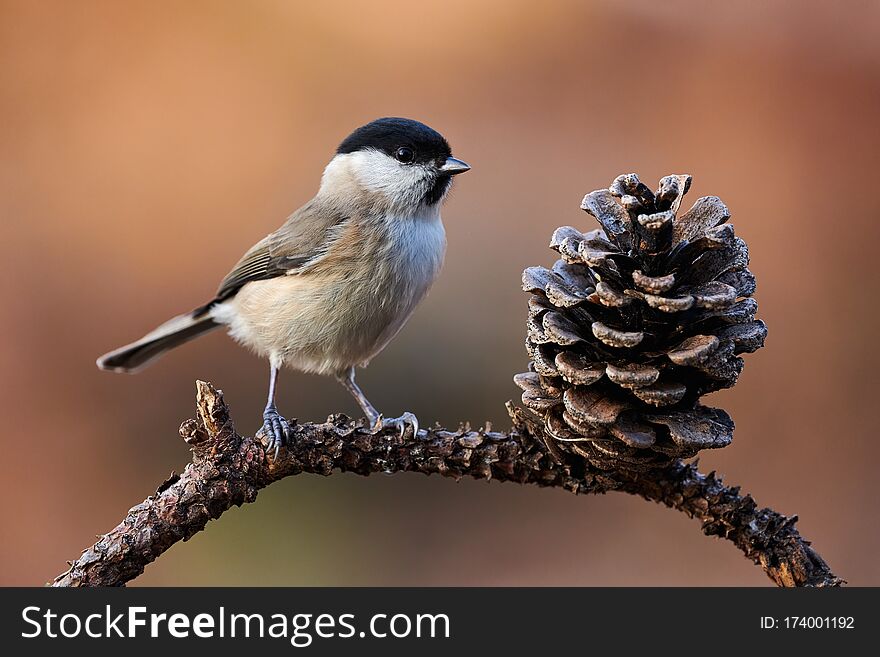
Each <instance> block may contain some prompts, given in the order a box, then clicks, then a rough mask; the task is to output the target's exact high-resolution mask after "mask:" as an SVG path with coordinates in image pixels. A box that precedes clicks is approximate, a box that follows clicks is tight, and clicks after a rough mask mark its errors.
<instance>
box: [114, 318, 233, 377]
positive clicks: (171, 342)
mask: <svg viewBox="0 0 880 657" xmlns="http://www.w3.org/2000/svg"><path fill="white" fill-rule="evenodd" d="M206 310H207V307H202V308H197V309H196V310H194V311H193V312H191V313H185V314H183V315H178V316H177V317H172V318H171V319H169V320H168V321H167V322H165V323H164V324H162V325H161V326H160V327H158V328H157V329H155V330H153V331H151V332H149V333H147V334H146V335H145V336H144V337H142V338H141V339H140V340H138V341H137V342H132V343H131V344H127V345H125V346H124V347H120V348H119V349H116V350H114V351H111V352H110V353H107V354H104V355H103V356H101V357H100V358H99V359H98V360H97V365H98V367H100V368H101V369H102V370H110V371H112V372H127V373H129V374H133V373H134V372H137V371H138V370H140V369H142V368H144V367H146V366H147V365H149V364H150V363H151V362H152V361H154V360H155V359H157V358H159V356H161V355H162V354H164V353H165V352H166V351H169V350H170V349H174V347H177V346H179V345H182V344H183V343H184V342H189V341H190V340H192V339H194V338H197V337H198V336H200V335H202V334H204V333H208V332H209V331H213V330H214V329H215V328H217V327H218V326H220V325H219V324H218V323H217V322H215V321H214V320H213V319H211V317H210V316H208V315H207V314H206V312H205V311H206Z"/></svg>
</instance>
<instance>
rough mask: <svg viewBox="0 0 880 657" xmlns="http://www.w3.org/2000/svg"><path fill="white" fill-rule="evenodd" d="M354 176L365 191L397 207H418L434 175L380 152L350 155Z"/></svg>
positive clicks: (417, 165)
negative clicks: (386, 199)
mask: <svg viewBox="0 0 880 657" xmlns="http://www.w3.org/2000/svg"><path fill="white" fill-rule="evenodd" d="M337 157H346V158H349V165H350V167H351V169H350V170H351V172H352V173H353V174H354V176H355V178H357V180H358V182H359V183H360V184H361V185H363V186H364V188H365V189H367V190H369V191H371V192H376V193H380V194H383V195H384V196H385V197H386V198H388V200H389V201H391V202H392V203H394V204H395V205H417V204H418V203H420V202H421V200H422V198H423V197H424V195H425V194H426V193H427V191H428V189H429V186H430V180H431V175H430V174H429V173H428V171H426V170H425V168H424V167H423V166H421V165H419V164H402V163H400V162H398V161H397V160H395V159H394V158H393V157H391V156H390V155H386V154H385V153H383V152H381V151H377V150H366V151H357V152H356V153H348V154H347V155H345V156H338V155H337Z"/></svg>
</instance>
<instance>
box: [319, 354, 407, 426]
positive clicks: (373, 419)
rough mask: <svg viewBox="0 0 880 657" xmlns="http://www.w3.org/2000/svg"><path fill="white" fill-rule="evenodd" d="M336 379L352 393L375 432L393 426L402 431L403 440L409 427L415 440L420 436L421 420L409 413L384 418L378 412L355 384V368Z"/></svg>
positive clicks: (340, 374) (338, 375) (342, 373)
mask: <svg viewBox="0 0 880 657" xmlns="http://www.w3.org/2000/svg"><path fill="white" fill-rule="evenodd" d="M336 379H337V380H338V381H339V383H341V384H342V386H343V387H344V388H345V389H346V390H348V391H349V392H350V393H351V396H352V397H354V399H355V401H356V402H357V403H358V405H359V406H360V407H361V410H363V412H364V414H365V415H366V416H367V421H368V422H369V423H370V425H371V426H372V428H373V431H379V430H380V429H384V428H386V427H391V426H393V427H397V428H398V429H399V430H400V437H401V438H403V436H404V434H406V429H407V427H411V428H412V431H413V437H414V438H415V437H417V436H418V435H419V419H418V418H417V417H416V416H415V415H413V414H412V413H410V412H408V411H407V412H406V413H404V414H403V415H401V416H400V417H395V418H383V417H382V414H381V413H380V412H379V411H377V410H376V407H375V406H373V405H372V404H371V403H370V400H369V399H367V396H366V395H365V394H364V392H363V390H361V389H360V387H359V386H358V384H357V383H355V381H354V367H350V368H348V369H347V370H345V371H344V372H340V373H339V374H337V375H336Z"/></svg>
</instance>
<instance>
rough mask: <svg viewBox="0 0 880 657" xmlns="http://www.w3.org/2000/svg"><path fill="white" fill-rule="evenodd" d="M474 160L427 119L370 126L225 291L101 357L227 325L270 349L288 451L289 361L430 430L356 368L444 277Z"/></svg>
mask: <svg viewBox="0 0 880 657" xmlns="http://www.w3.org/2000/svg"><path fill="white" fill-rule="evenodd" d="M469 168H470V167H469V166H468V165H467V164H465V163H464V162H462V161H461V160H458V159H456V158H454V157H452V151H451V150H450V148H449V144H448V143H447V141H446V139H444V138H443V136H442V135H440V134H439V133H438V132H436V131H435V130H432V129H431V128H429V127H428V126H426V125H424V124H423V123H419V122H418V121H413V120H410V119H402V118H383V119H378V120H376V121H373V122H372V123H368V124H367V125H365V126H363V127H361V128H358V129H357V130H355V131H354V132H353V133H351V134H350V135H349V136H348V137H347V138H346V139H345V140H344V141H343V142H342V143H341V144H340V145H339V148H338V149H337V150H336V154H335V156H334V157H333V159H332V160H330V163H329V164H328V165H327V167H326V168H325V169H324V174H323V176H322V178H321V186H320V189H319V190H318V193H317V194H316V195H315V197H314V198H313V199H312V200H310V201H309V202H308V203H306V204H305V205H304V206H302V207H301V208H300V209H299V210H297V211H296V212H294V213H293V214H292V215H290V217H289V218H288V219H287V221H286V222H285V223H284V225H283V226H281V228H279V229H278V230H276V231H275V232H274V233H271V234H269V235H267V236H266V237H265V238H264V239H262V240H260V241H259V242H257V243H256V244H255V245H254V246H253V247H251V248H250V249H249V250H248V251H247V253H245V254H244V256H243V257H242V258H241V260H239V261H238V264H236V265H235V267H234V268H233V269H232V271H231V272H229V274H228V275H227V276H226V278H224V279H223V281H222V282H221V283H220V287H219V289H218V290H217V294H216V295H215V297H214V298H213V299H211V300H210V301H209V302H208V303H206V304H204V305H202V306H199V307H198V308H196V309H195V310H193V311H192V312H189V313H186V314H183V315H178V316H177V317H174V318H172V319H170V320H168V321H167V322H165V323H164V324H162V325H161V326H160V327H158V328H157V329H155V330H154V331H152V332H150V333H148V334H147V335H145V336H144V337H142V338H141V339H140V340H138V341H137V342H133V343H131V344H129V345H126V346H124V347H121V348H119V349H117V350H115V351H112V352H110V353H108V354H105V355H104V356H101V357H100V358H99V359H98V361H97V364H98V367H100V368H101V369H104V370H111V371H114V372H136V371H138V370H139V369H141V368H143V367H144V366H146V365H148V364H149V363H151V362H152V361H153V360H155V359H156V358H158V357H159V356H161V355H162V354H164V353H165V352H166V351H168V350H170V349H173V348H174V347H177V346H178V345H181V344H183V343H184V342H188V341H189V340H192V339H193V338H196V337H198V336H200V335H203V334H205V333H208V332H209V331H212V330H214V329H216V328H219V327H221V326H225V327H227V330H228V331H229V334H230V335H231V336H232V338H233V339H234V340H236V341H237V342H239V343H240V344H242V345H244V346H246V347H248V348H249V349H251V350H252V351H254V352H256V353H257V354H258V355H260V356H262V357H264V358H267V359H268V360H269V396H268V401H267V403H266V409H265V411H264V412H263V428H264V431H265V434H266V436H267V437H268V440H269V449H270V450H272V449H274V453H275V456H276V457H277V456H278V450H279V448H280V447H281V446H282V445H283V444H285V442H286V441H287V440H289V439H290V426H289V424H288V423H287V421H286V420H285V419H284V418H283V417H282V416H281V415H280V414H279V413H278V410H277V409H276V407H275V385H276V383H277V380H278V371H279V370H280V369H281V368H282V367H289V368H293V369H296V370H300V371H302V372H310V373H314V374H325V375H331V376H334V377H336V378H337V379H338V380H339V382H340V383H341V384H342V385H343V386H344V387H345V388H346V390H348V391H349V392H350V393H351V394H352V395H353V396H354V398H355V400H357V402H358V404H359V405H360V407H361V409H363V412H364V413H365V414H366V416H367V419H368V421H369V422H370V424H371V426H372V427H373V428H375V429H378V428H381V427H384V426H388V425H394V426H396V427H398V428H399V429H400V431H401V433H403V432H404V431H405V430H406V428H407V426H409V427H411V428H412V430H413V435H416V434H418V420H417V419H416V417H415V416H414V415H413V414H412V413H405V414H404V415H402V416H401V417H399V418H391V419H384V418H383V416H382V415H381V414H380V413H379V412H378V411H377V410H376V408H375V407H374V406H373V405H372V404H371V403H370V402H369V401H368V400H367V398H366V396H365V395H364V393H363V392H362V391H361V389H360V388H359V387H358V385H357V383H355V367H356V366H361V367H363V366H366V365H367V363H369V361H370V360H371V359H372V358H373V357H374V356H375V355H376V354H378V353H379V352H380V351H382V349H383V348H384V347H385V345H387V344H388V342H389V341H390V340H391V339H392V338H393V337H394V336H395V335H396V334H397V332H398V331H400V329H401V328H402V327H403V325H404V324H405V323H406V321H407V319H409V317H410V315H411V314H412V313H413V311H414V310H415V308H416V306H417V305H418V303H419V302H420V301H421V300H422V299H423V298H424V296H425V294H426V293H427V292H428V289H429V288H430V287H431V284H432V283H433V282H434V280H435V279H436V278H437V274H438V273H439V272H440V267H441V265H442V263H443V256H444V253H445V251H446V235H445V232H444V229H443V223H442V221H441V219H440V206H441V204H442V203H443V201H444V199H445V198H446V195H447V194H448V192H449V187H450V185H451V184H452V177H453V176H455V175H457V174H459V173H463V172H465V171H467V170H468V169H469Z"/></svg>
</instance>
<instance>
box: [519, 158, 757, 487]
mask: <svg viewBox="0 0 880 657" xmlns="http://www.w3.org/2000/svg"><path fill="white" fill-rule="evenodd" d="M690 183H691V177H690V176H688V175H674V176H666V177H665V178H663V179H662V180H661V181H660V188H659V190H658V191H657V192H656V194H655V193H652V192H651V190H650V189H648V187H647V186H646V185H644V184H643V183H641V182H640V181H639V178H638V176H636V175H635V174H627V175H623V176H619V177H618V178H617V179H616V180H615V181H614V182H613V183H612V184H611V187H610V188H609V189H607V190H605V189H600V190H597V191H595V192H591V193H589V194H587V195H586V196H585V197H584V200H583V203H582V204H581V208H582V209H584V210H586V211H587V212H588V213H590V214H591V215H593V216H594V217H595V218H596V219H598V220H599V223H600V224H601V225H602V229H597V230H593V231H590V232H588V233H586V234H584V233H581V232H579V231H578V230H576V229H575V228H571V227H568V226H566V227H563V228H559V229H558V230H557V231H556V232H555V233H554V234H553V239H552V240H551V242H550V246H551V248H553V249H555V250H556V251H558V252H559V254H560V255H561V256H562V259H561V260H558V261H557V262H556V264H555V265H553V269H552V271H551V270H547V269H545V268H543V267H530V268H529V269H526V270H525V272H523V289H524V290H526V291H527V292H531V293H532V296H531V298H530V299H529V318H528V338H527V340H526V346H527V348H528V351H529V355H530V356H531V358H532V363H531V364H530V368H529V369H530V371H529V372H527V373H524V374H519V375H517V376H516V377H515V381H516V383H517V385H519V386H520V387H521V388H522V389H523V390H524V393H523V396H522V398H523V403H524V404H526V406H528V407H529V408H530V409H532V410H533V411H535V412H536V413H538V414H539V415H540V416H541V417H543V419H544V422H545V427H546V429H547V433H548V434H549V435H550V436H552V438H554V439H556V441H558V442H557V445H558V446H560V447H562V448H563V449H565V450H569V451H572V452H574V453H576V454H579V455H581V456H583V457H585V458H587V459H588V460H589V461H590V462H591V463H592V464H593V465H594V466H596V467H598V468H601V469H604V470H611V469H618V468H628V469H632V470H644V469H648V468H651V467H657V466H663V465H666V464H668V463H669V462H670V461H671V460H673V459H679V458H689V457H691V456H694V455H695V454H696V453H697V452H698V451H699V450H701V449H706V448H716V447H724V446H725V445H728V444H729V443H730V441H731V439H732V437H733V421H732V420H731V419H730V417H729V416H728V415H727V413H725V412H724V411H723V410H720V409H715V408H708V407H705V406H702V405H700V404H699V403H698V400H699V398H700V396H702V395H704V394H706V393H709V392H712V391H714V390H719V389H721V388H728V387H731V386H733V385H734V384H735V383H736V380H737V377H739V374H740V372H741V371H742V368H743V361H742V359H741V358H740V357H739V356H737V354H740V353H743V352H752V351H755V350H756V349H759V348H760V347H762V346H763V344H764V338H765V337H766V335H767V329H766V327H765V325H764V322H762V321H760V320H755V312H756V311H757V303H756V302H755V300H754V299H752V298H751V295H752V294H753V293H754V291H755V277H754V276H753V275H752V273H751V272H750V271H749V270H748V268H747V265H748V262H749V252H748V247H747V246H746V243H745V242H744V241H743V240H741V239H740V238H738V237H736V236H735V235H734V232H733V226H732V225H731V224H728V223H726V222H727V220H728V219H729V218H730V214H729V212H728V210H727V207H726V206H725V205H724V203H722V202H721V200H720V199H719V198H718V197H715V196H706V197H703V198H700V199H698V200H697V202H696V203H694V206H693V207H692V208H691V209H690V210H688V211H687V212H685V213H684V214H683V215H681V216H677V214H678V211H679V206H680V204H681V201H682V198H683V197H684V195H685V194H686V193H687V191H688V188H689V187H690Z"/></svg>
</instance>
